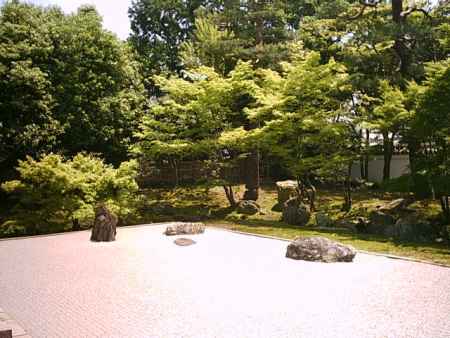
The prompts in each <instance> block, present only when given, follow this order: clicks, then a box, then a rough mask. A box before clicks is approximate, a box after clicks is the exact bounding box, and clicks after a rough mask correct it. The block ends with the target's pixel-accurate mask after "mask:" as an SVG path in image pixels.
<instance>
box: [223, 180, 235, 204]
mask: <svg viewBox="0 0 450 338" xmlns="http://www.w3.org/2000/svg"><path fill="white" fill-rule="evenodd" d="M223 190H225V195H226V196H227V200H228V203H230V206H231V207H232V208H234V207H236V205H237V202H236V198H235V196H234V191H233V187H232V186H231V185H224V186H223Z"/></svg>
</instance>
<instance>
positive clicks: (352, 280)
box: [0, 225, 450, 338]
mask: <svg viewBox="0 0 450 338" xmlns="http://www.w3.org/2000/svg"><path fill="white" fill-rule="evenodd" d="M165 226H166V225H155V226H141V227H130V228H120V229H118V234H117V241H116V242H113V243H92V242H90V241H89V235H90V233H89V232H86V231H84V232H76V233H68V234H63V235H56V236H48V237H39V238H30V239H19V240H8V241H0V257H1V258H0V307H2V308H3V309H4V310H5V311H6V312H7V313H9V314H10V315H11V316H13V318H15V319H16V320H17V321H18V322H19V323H20V324H21V325H22V326H23V327H24V328H25V330H27V332H28V333H30V334H31V335H32V336H33V337H35V338H36V337H64V338H70V337H77V338H79V337H164V338H171V337H176V338H181V337H208V338H209V337H245V338H250V337H277V338H278V337H311V338H312V337H314V338H321V337H333V338H337V337H345V338H349V337H361V338H371V337H373V338H390V337H392V338H402V337H423V338H441V337H442V338H444V337H446V338H448V337H450V269H449V268H444V267H438V266H433V265H428V264H421V263H414V262H408V261H402V260H393V259H389V258H385V257H380V256H372V255H366V254H358V255H357V256H356V258H355V261H354V262H353V263H331V264H327V263H311V262H303V261H294V260H290V259H287V258H285V257H284V255H285V252H286V246H287V244H288V243H287V242H284V241H278V240H272V239H264V238H258V237H252V236H245V235H240V234H235V233H230V232H226V231H221V230H217V229H211V228H208V229H207V230H206V232H205V233H204V234H202V235H195V236H192V237H193V238H194V237H195V241H196V242H197V244H195V245H192V246H189V247H180V246H176V245H175V244H173V240H174V239H175V237H166V236H164V235H163V234H162V232H163V230H164V229H165ZM182 237H190V236H182Z"/></svg>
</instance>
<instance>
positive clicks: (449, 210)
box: [440, 196, 450, 222]
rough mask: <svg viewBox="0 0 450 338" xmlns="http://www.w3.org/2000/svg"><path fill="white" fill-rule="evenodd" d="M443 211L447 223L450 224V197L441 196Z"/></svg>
mask: <svg viewBox="0 0 450 338" xmlns="http://www.w3.org/2000/svg"><path fill="white" fill-rule="evenodd" d="M440 202H441V209H442V214H443V215H444V220H445V222H450V204H449V196H441V197H440Z"/></svg>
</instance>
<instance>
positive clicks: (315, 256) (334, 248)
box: [286, 237, 356, 263]
mask: <svg viewBox="0 0 450 338" xmlns="http://www.w3.org/2000/svg"><path fill="white" fill-rule="evenodd" d="M355 255H356V251H355V249H354V248H353V247H351V246H347V245H343V244H341V243H338V242H334V241H332V240H330V239H328V238H325V237H298V238H296V239H295V240H294V241H293V242H292V243H290V244H289V245H288V247H287V251H286V257H288V258H292V259H301V260H305V261H313V262H326V263H331V262H352V261H353V258H354V257H355Z"/></svg>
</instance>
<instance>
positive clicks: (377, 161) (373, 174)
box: [352, 155, 410, 182]
mask: <svg viewBox="0 0 450 338" xmlns="http://www.w3.org/2000/svg"><path fill="white" fill-rule="evenodd" d="M383 166H384V159H383V156H374V157H372V159H371V160H370V161H369V181H371V182H382V181H383ZM409 173H410V170H409V155H394V156H393V157H392V161H391V178H396V177H399V176H402V175H405V174H409ZM352 178H353V179H360V178H361V170H360V164H359V162H357V163H355V164H354V165H353V167H352Z"/></svg>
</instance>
